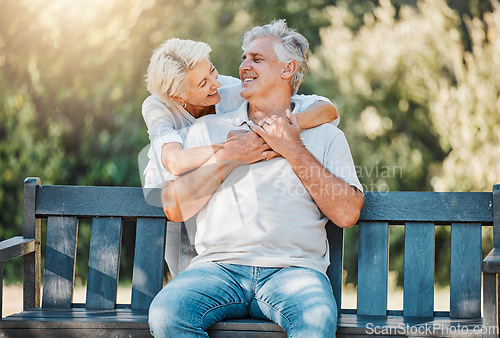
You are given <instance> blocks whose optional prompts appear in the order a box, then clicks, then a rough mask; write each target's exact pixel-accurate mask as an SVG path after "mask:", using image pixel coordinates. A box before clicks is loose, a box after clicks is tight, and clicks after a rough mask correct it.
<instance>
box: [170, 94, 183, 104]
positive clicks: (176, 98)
mask: <svg viewBox="0 0 500 338" xmlns="http://www.w3.org/2000/svg"><path fill="white" fill-rule="evenodd" d="M170 98H171V99H172V100H175V101H177V102H179V103H180V104H184V102H185V101H184V99H182V98H180V97H179V96H175V95H170Z"/></svg>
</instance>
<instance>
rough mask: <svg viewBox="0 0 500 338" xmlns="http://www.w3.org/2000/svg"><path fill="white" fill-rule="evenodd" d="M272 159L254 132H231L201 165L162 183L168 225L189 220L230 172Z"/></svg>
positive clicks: (274, 154)
mask: <svg viewBox="0 0 500 338" xmlns="http://www.w3.org/2000/svg"><path fill="white" fill-rule="evenodd" d="M198 148H203V147H198ZM192 149H194V148H192ZM274 156H276V153H275V152H274V151H272V150H271V149H270V148H269V145H267V144H266V143H265V142H264V140H263V139H262V138H260V137H259V136H258V135H257V134H256V133H254V132H246V133H233V134H232V136H229V137H228V139H227V140H226V142H225V143H224V144H223V145H222V146H221V147H220V149H219V150H218V151H217V152H216V153H215V154H213V155H212V156H210V158H209V159H208V160H207V161H206V162H205V163H203V165H201V166H199V168H197V169H195V170H193V171H191V172H189V173H187V174H185V175H183V176H180V177H178V178H176V179H175V180H173V181H169V182H167V183H166V184H165V186H164V187H163V189H162V203H163V210H164V212H165V215H166V216H167V218H168V219H169V220H170V221H172V222H183V221H185V220H187V219H189V218H190V217H192V216H193V215H195V214H196V213H197V212H198V211H200V210H201V209H202V208H203V207H204V206H205V204H206V203H207V202H208V200H209V199H210V197H211V196H212V194H213V193H214V192H215V190H217V188H218V187H219V186H220V185H221V183H222V182H223V181H224V179H225V178H226V177H227V176H228V175H229V174H230V173H231V172H232V171H233V169H235V168H236V167H238V166H240V165H242V164H248V163H254V162H258V161H261V160H264V159H269V158H272V157H274Z"/></svg>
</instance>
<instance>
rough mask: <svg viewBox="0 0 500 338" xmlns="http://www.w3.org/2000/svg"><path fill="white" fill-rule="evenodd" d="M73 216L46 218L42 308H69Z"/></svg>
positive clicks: (75, 226)
mask: <svg viewBox="0 0 500 338" xmlns="http://www.w3.org/2000/svg"><path fill="white" fill-rule="evenodd" d="M77 233H78V220H77V218H76V217H49V218H48V221H47V244H46V251H45V270H44V285H43V297H42V306H43V307H46V308H70V307H71V301H72V298H73V280H74V277H75V258H76V255H75V254H76V239H77Z"/></svg>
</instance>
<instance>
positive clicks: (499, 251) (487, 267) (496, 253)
mask: <svg viewBox="0 0 500 338" xmlns="http://www.w3.org/2000/svg"><path fill="white" fill-rule="evenodd" d="M483 272H484V273H500V248H493V249H491V251H490V252H489V253H488V255H487V256H486V257H485V258H484V259H483Z"/></svg>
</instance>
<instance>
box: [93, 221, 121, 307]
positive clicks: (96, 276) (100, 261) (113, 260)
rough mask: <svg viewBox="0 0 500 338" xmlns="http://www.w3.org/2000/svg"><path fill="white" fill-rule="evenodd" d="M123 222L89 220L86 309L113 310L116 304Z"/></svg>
mask: <svg viewBox="0 0 500 338" xmlns="http://www.w3.org/2000/svg"><path fill="white" fill-rule="evenodd" d="M121 237H122V220H121V219H120V218H117V217H95V218H93V219H92V234H91V238H90V252H89V272H88V282H87V300H86V307H87V308H88V309H113V308H114V307H115V304H116V292H117V286H118V270H119V265H120V244H121Z"/></svg>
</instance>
